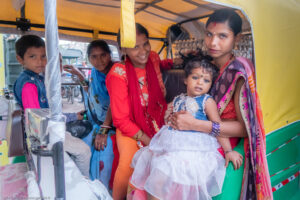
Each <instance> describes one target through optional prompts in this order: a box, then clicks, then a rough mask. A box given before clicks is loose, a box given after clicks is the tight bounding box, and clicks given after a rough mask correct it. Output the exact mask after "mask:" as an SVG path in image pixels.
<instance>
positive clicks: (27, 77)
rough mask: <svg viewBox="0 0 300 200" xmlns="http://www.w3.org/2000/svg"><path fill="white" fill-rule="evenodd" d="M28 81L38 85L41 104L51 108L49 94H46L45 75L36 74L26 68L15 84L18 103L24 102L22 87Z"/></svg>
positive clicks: (43, 106) (42, 106)
mask: <svg viewBox="0 0 300 200" xmlns="http://www.w3.org/2000/svg"><path fill="white" fill-rule="evenodd" d="M26 83H33V84H35V85H36V87H37V90H38V98H39V104H40V107H41V108H49V104H48V100H47V96H46V87H45V84H44V77H43V76H40V75H38V74H36V73H35V72H33V71H30V70H24V71H23V72H22V73H21V74H20V75H19V77H18V79H17V80H16V82H15V84H14V95H15V98H16V101H17V102H18V104H20V105H21V107H22V108H23V104H22V89H23V87H24V85H25V84H26Z"/></svg>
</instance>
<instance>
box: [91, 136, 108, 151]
mask: <svg viewBox="0 0 300 200" xmlns="http://www.w3.org/2000/svg"><path fill="white" fill-rule="evenodd" d="M107 136H108V135H107V134H98V135H96V137H95V141H94V145H95V149H96V150H98V151H103V150H104V149H105V147H106V145H107Z"/></svg>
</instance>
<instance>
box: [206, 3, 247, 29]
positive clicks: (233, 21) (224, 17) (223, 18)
mask: <svg viewBox="0 0 300 200" xmlns="http://www.w3.org/2000/svg"><path fill="white" fill-rule="evenodd" d="M212 22H216V23H225V22H228V26H229V27H230V28H231V30H232V32H233V33H234V35H237V34H238V33H240V32H241V31H242V23H243V22H242V18H241V17H240V16H239V15H238V14H237V13H236V12H235V11H234V9H231V8H223V9H219V10H216V11H215V12H214V13H213V14H211V15H210V17H209V18H208V20H207V22H206V27H207V26H208V25H209V24H210V23H212Z"/></svg>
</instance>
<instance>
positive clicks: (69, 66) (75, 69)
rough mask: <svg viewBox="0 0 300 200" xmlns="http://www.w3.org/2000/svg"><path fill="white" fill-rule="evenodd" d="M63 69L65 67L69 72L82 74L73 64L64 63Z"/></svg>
mask: <svg viewBox="0 0 300 200" xmlns="http://www.w3.org/2000/svg"><path fill="white" fill-rule="evenodd" d="M63 69H64V71H66V72H69V73H71V74H74V75H78V74H80V71H79V69H77V68H76V67H74V66H73V65H64V66H63Z"/></svg>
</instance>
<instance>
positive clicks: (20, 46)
mask: <svg viewBox="0 0 300 200" xmlns="http://www.w3.org/2000/svg"><path fill="white" fill-rule="evenodd" d="M16 55H17V56H16V57H17V60H18V61H19V63H20V64H22V65H23V67H24V71H23V72H22V73H21V74H20V75H19V77H18V79H17V80H16V82H15V84H14V95H15V98H16V101H17V102H18V103H19V104H20V106H21V107H22V108H23V109H24V110H26V109H27V108H49V105H48V101H47V96H46V87H45V84H44V77H43V76H41V75H39V74H40V73H42V72H44V71H45V67H46V64H47V57H46V51H45V42H44V40H43V39H42V38H40V37H38V36H36V35H24V36H22V37H21V38H20V39H18V41H17V42H16ZM64 148H65V151H66V152H68V153H69V154H71V158H73V160H74V162H75V163H76V165H77V167H78V168H79V170H80V171H81V173H82V174H83V175H84V176H86V177H89V169H90V157H91V151H90V148H89V146H88V145H87V144H85V143H84V142H83V141H82V140H81V139H78V138H76V137H73V136H72V135H71V134H70V133H68V132H66V137H65V143H64Z"/></svg>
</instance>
